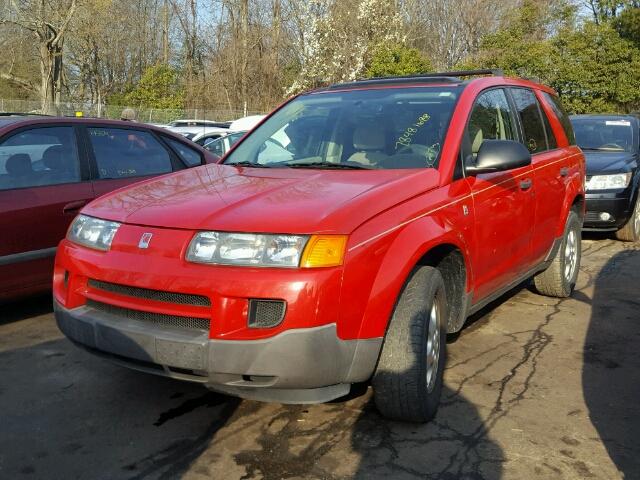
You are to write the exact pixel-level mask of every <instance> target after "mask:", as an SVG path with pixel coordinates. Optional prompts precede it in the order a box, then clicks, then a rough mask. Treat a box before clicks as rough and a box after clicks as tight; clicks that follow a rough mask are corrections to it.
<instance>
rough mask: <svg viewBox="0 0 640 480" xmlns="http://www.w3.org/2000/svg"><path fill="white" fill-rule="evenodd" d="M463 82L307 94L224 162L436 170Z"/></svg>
mask: <svg viewBox="0 0 640 480" xmlns="http://www.w3.org/2000/svg"><path fill="white" fill-rule="evenodd" d="M460 92H461V87H457V86H455V87H412V88H384V89H369V90H350V91H335V92H332V91H326V92H320V93H313V94H307V95H302V96H300V97H298V98H296V99H294V100H293V101H291V102H289V103H288V104H286V105H285V106H284V107H283V108H282V109H280V110H279V111H278V112H276V113H275V114H274V115H273V116H272V117H271V118H269V119H268V120H267V121H266V122H265V123H263V124H262V125H260V126H259V127H258V128H257V129H256V130H255V131H253V132H252V133H251V134H250V135H249V136H248V137H247V138H246V139H245V140H243V142H242V143H240V144H239V145H238V147H237V148H236V149H235V150H234V151H233V152H231V153H230V154H229V155H228V156H227V158H226V160H225V162H224V163H226V164H242V165H245V166H252V165H254V166H256V167H258V166H261V167H276V168H277V167H282V168H286V167H301V168H349V169H360V168H362V169H398V168H437V166H438V160H439V157H440V150H441V148H442V141H443V139H444V136H445V133H446V130H447V127H448V125H449V119H450V118H451V114H452V112H453V109H454V106H455V104H456V101H457V98H458V95H459V93H460Z"/></svg>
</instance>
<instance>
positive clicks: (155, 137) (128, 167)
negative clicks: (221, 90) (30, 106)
mask: <svg viewBox="0 0 640 480" xmlns="http://www.w3.org/2000/svg"><path fill="white" fill-rule="evenodd" d="M215 158H216V157H214V156H213V155H212V154H210V153H209V152H206V151H205V150H203V149H201V148H199V147H197V146H196V145H194V144H192V143H190V142H187V140H185V139H184V138H182V137H181V136H179V135H175V134H172V133H169V132H167V131H166V130H163V129H158V128H153V127H149V126H147V125H144V124H140V123H132V122H121V121H104V120H98V119H75V118H54V117H33V116H30V117H26V116H6V117H0V229H1V231H2V235H1V236H0V300H5V299H9V298H14V297H18V296H21V295H27V294H31V293H34V292H37V291H40V290H47V289H50V288H51V273H52V271H53V259H54V256H55V252H56V246H57V244H58V242H59V241H60V239H62V238H64V235H65V232H66V231H67V228H68V227H69V224H70V223H71V221H72V220H73V218H74V217H75V215H76V214H77V213H78V211H80V209H81V208H82V207H83V206H84V205H86V204H87V203H88V202H89V201H90V200H93V199H94V198H96V197H98V196H100V195H102V194H104V193H107V192H110V191H112V190H115V189H117V188H120V187H124V186H126V185H129V184H131V183H133V182H136V181H138V180H141V179H144V178H147V177H149V176H152V175H153V176H155V175H159V174H162V173H169V172H174V171H176V170H183V169H185V168H187V167H192V166H196V165H202V164H203V163H204V162H205V161H210V162H213V161H214V159H215Z"/></svg>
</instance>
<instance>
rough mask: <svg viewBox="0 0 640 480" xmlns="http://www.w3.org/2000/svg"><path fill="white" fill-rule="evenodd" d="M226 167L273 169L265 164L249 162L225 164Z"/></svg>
mask: <svg viewBox="0 0 640 480" xmlns="http://www.w3.org/2000/svg"><path fill="white" fill-rule="evenodd" d="M224 165H230V166H232V167H253V168H271V167H270V166H269V165H265V164H263V163H253V162H247V161H246V160H245V161H243V162H233V163H225V164H224Z"/></svg>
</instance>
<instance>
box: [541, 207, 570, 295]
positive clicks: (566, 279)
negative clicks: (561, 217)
mask: <svg viewBox="0 0 640 480" xmlns="http://www.w3.org/2000/svg"><path fill="white" fill-rule="evenodd" d="M581 230H582V222H581V221H580V217H578V214H577V213H576V212H574V211H573V210H572V211H571V212H569V216H568V217H567V223H566V225H565V228H564V236H563V237H562V242H561V243H560V248H559V249H558V251H557V252H556V256H555V257H554V258H553V260H552V262H551V265H549V266H548V267H547V269H546V270H544V271H543V272H540V273H538V274H537V275H536V276H535V277H533V283H534V285H535V287H536V290H537V291H538V293H541V294H542V295H547V296H549V297H559V298H564V297H568V296H570V295H571V292H573V289H574V288H575V286H576V281H577V280H578V272H579V270H580V258H581V257H582V239H581V238H580V232H581Z"/></svg>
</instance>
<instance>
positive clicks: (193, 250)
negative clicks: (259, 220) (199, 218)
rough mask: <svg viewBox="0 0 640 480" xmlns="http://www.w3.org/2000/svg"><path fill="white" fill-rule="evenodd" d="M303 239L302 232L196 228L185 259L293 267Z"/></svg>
mask: <svg viewBox="0 0 640 480" xmlns="http://www.w3.org/2000/svg"><path fill="white" fill-rule="evenodd" d="M307 240H309V237H308V236H306V235H260V234H253V233H227V232H200V233H198V234H196V236H195V237H193V240H191V244H190V245H189V250H188V251H187V260H188V261H189V262H197V263H217V264H221V265H246V266H257V267H297V266H298V265H299V264H300V257H301V256H302V252H303V251H304V247H305V245H306V244H307Z"/></svg>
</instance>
